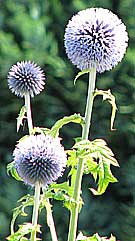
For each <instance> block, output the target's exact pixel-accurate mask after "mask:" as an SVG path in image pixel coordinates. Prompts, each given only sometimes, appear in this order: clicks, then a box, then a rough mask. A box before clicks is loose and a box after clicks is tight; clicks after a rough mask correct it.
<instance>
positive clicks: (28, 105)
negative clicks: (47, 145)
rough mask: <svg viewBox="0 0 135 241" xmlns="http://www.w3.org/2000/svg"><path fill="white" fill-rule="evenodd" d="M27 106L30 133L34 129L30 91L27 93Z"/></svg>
mask: <svg viewBox="0 0 135 241" xmlns="http://www.w3.org/2000/svg"><path fill="white" fill-rule="evenodd" d="M25 107H26V113H27V121H28V128H29V133H30V134H31V130H32V129H33V123H32V115H31V106H30V94H29V93H28V92H27V93H26V94H25Z"/></svg>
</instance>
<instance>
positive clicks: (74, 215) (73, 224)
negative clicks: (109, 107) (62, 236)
mask: <svg viewBox="0 0 135 241" xmlns="http://www.w3.org/2000/svg"><path fill="white" fill-rule="evenodd" d="M95 81H96V68H92V69H91V70H90V73H89V86H88V96H87V104H86V110H85V124H84V126H83V130H82V139H83V140H86V139H88V135H89V129H90V121H91V114H92V107H93V92H94V89H95ZM83 169H84V160H82V159H79V162H78V167H77V172H76V179H75V185H74V194H73V199H74V201H75V204H74V205H73V206H72V209H71V217H70V225H69V235H68V241H75V239H76V230H77V221H78V213H79V200H80V193H81V182H82V176H83Z"/></svg>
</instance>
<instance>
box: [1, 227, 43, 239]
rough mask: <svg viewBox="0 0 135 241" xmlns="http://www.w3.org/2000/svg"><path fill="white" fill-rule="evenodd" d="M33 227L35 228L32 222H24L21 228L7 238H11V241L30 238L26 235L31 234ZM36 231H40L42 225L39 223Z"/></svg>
mask: <svg viewBox="0 0 135 241" xmlns="http://www.w3.org/2000/svg"><path fill="white" fill-rule="evenodd" d="M33 229H35V227H33V225H32V224H31V223H24V224H22V225H19V229H18V230H17V231H16V232H15V233H12V234H11V235H10V236H9V237H7V238H6V239H7V240H9V241H20V240H21V241H24V240H28V239H27V238H25V237H24V236H25V235H27V234H30V233H31V232H32V230H33ZM36 231H37V232H39V233H40V225H39V224H38V225H37V227H36ZM36 240H38V239H36Z"/></svg>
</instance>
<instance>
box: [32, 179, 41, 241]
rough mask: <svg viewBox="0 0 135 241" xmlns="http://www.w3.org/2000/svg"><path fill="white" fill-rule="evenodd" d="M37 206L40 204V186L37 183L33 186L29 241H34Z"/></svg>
mask: <svg viewBox="0 0 135 241" xmlns="http://www.w3.org/2000/svg"><path fill="white" fill-rule="evenodd" d="M39 204H40V184H39V183H38V182H37V183H36V185H35V195H34V207H33V215H32V225H33V231H32V232H31V239H30V240H31V241H36V231H37V220H38V209H39Z"/></svg>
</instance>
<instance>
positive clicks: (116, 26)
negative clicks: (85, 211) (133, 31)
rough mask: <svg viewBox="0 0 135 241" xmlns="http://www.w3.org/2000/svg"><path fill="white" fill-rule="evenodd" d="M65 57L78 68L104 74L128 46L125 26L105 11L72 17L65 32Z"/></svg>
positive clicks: (90, 10) (99, 9)
mask: <svg viewBox="0 0 135 241" xmlns="http://www.w3.org/2000/svg"><path fill="white" fill-rule="evenodd" d="M64 39H65V48H66V53H67V55H68V58H69V59H70V60H71V62H72V63H73V64H74V65H76V66H77V67H78V68H79V69H81V70H84V69H90V68H91V67H96V70H97V72H100V73H101V72H104V71H105V70H110V69H112V68H113V67H114V66H116V65H117V64H118V63H119V62H120V61H121V60H122V58H123V56H124V53H125V51H126V48H127V45H128V35H127V32H126V27H125V25H124V24H123V23H122V22H121V20H120V19H119V18H118V17H117V16H116V15H115V14H113V13H112V12H111V11H109V10H108V9H103V8H89V9H86V10H82V11H80V12H78V14H76V15H74V16H73V17H72V18H71V20H69V23H68V24H67V27H66V30H65V37H64Z"/></svg>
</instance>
